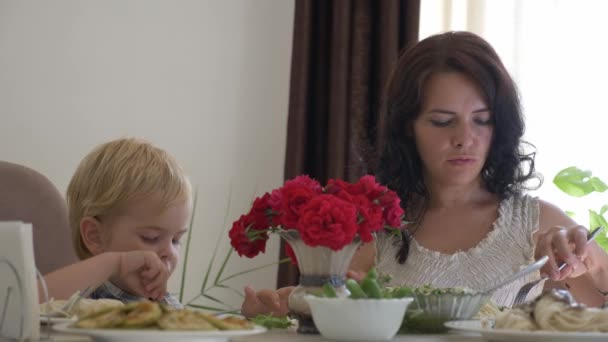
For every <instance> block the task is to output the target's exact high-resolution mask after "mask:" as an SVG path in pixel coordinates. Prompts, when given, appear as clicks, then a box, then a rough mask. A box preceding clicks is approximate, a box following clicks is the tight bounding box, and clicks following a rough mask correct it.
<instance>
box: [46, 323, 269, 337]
mask: <svg viewBox="0 0 608 342" xmlns="http://www.w3.org/2000/svg"><path fill="white" fill-rule="evenodd" d="M72 324H73V323H71V322H70V323H61V324H56V325H54V326H53V330H56V331H59V332H64V333H70V334H78V335H87V336H90V337H92V338H93V339H94V340H95V341H119V340H120V341H137V342H141V341H146V342H155V341H175V340H179V341H187V340H190V341H194V340H203V341H218V342H219V341H229V340H230V338H231V337H235V336H243V335H255V334H261V333H263V332H266V328H264V327H262V326H259V325H255V326H254V327H253V329H247V330H216V331H197V330H190V331H184V330H180V331H177V330H158V329H150V330H145V329H80V328H75V327H72Z"/></svg>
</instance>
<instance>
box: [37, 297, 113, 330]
mask: <svg viewBox="0 0 608 342" xmlns="http://www.w3.org/2000/svg"><path fill="white" fill-rule="evenodd" d="M77 295H78V293H75V294H74V295H73V296H72V297H70V299H67V300H62V299H52V298H51V299H50V300H49V301H47V302H44V303H41V304H40V324H51V325H53V324H57V323H68V322H74V321H76V320H77V319H78V317H84V316H88V315H91V314H93V313H95V312H98V311H103V310H106V309H109V308H118V307H122V306H123V305H124V304H123V303H122V302H121V301H118V300H115V299H89V298H80V299H79V300H78V301H77V302H76V303H75V304H74V305H72V306H69V310H67V311H66V307H68V306H67V304H68V303H70V302H71V301H73V300H74V299H73V297H74V296H77Z"/></svg>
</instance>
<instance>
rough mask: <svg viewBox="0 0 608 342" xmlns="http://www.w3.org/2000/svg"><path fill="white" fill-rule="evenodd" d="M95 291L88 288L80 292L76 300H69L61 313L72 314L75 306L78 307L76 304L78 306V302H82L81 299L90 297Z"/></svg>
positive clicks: (92, 288)
mask: <svg viewBox="0 0 608 342" xmlns="http://www.w3.org/2000/svg"><path fill="white" fill-rule="evenodd" d="M94 290H95V288H94V287H91V286H89V287H87V288H85V289H84V290H82V291H80V292H79V293H78V296H77V297H76V298H74V299H71V298H70V299H71V300H68V301H67V302H66V303H65V304H64V305H63V307H61V309H60V311H61V312H65V313H67V314H71V313H72V312H71V311H72V309H73V308H74V306H76V304H78V302H80V300H81V299H83V298H86V297H88V296H89V295H90V294H91V293H92V292H93V291H94Z"/></svg>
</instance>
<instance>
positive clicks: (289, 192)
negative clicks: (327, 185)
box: [269, 176, 323, 229]
mask: <svg viewBox="0 0 608 342" xmlns="http://www.w3.org/2000/svg"><path fill="white" fill-rule="evenodd" d="M322 191H323V189H322V188H321V185H320V184H319V183H318V182H317V181H315V180H313V179H311V178H310V177H308V176H299V177H296V178H295V179H293V180H290V181H287V182H285V185H284V186H283V187H282V188H279V189H277V190H274V191H273V192H272V194H271V195H270V199H269V203H270V206H271V207H272V210H273V211H274V212H276V213H278V216H277V217H276V219H275V220H274V221H276V223H277V224H280V225H282V226H283V228H285V229H295V227H296V224H297V223H298V219H299V218H300V210H301V208H302V207H303V206H305V205H306V204H308V202H309V201H310V200H311V199H313V198H314V197H315V196H318V195H319V194H321V192H322Z"/></svg>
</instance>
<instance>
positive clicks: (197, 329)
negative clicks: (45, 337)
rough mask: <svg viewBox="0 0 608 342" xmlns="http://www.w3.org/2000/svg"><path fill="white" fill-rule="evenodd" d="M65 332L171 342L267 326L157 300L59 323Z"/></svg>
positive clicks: (253, 331)
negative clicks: (160, 302)
mask: <svg viewBox="0 0 608 342" xmlns="http://www.w3.org/2000/svg"><path fill="white" fill-rule="evenodd" d="M53 329H54V330H56V331H59V332H63V333H71V334H79V335H87V336H90V337H92V338H93V339H94V340H99V341H116V340H121V341H143V340H145V341H146V342H154V341H168V340H175V339H178V340H185V339H190V340H191V339H204V340H207V341H208V340H213V341H228V340H230V338H231V337H235V336H243V335H254V334H260V333H263V332H265V331H266V328H264V327H262V326H259V325H256V324H253V323H251V322H250V321H248V320H247V319H245V318H242V317H240V316H234V315H223V316H214V315H212V314H207V313H204V312H202V311H197V310H191V309H181V310H175V309H168V308H166V307H164V306H162V305H160V304H158V303H155V302H148V301H142V302H136V303H129V304H126V305H124V306H123V307H120V308H112V309H107V310H104V311H101V312H96V313H94V314H92V315H89V316H85V317H83V318H80V319H79V320H78V321H76V322H68V323H61V324H56V325H54V326H53Z"/></svg>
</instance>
